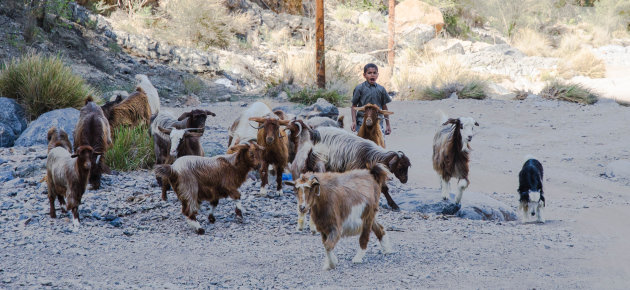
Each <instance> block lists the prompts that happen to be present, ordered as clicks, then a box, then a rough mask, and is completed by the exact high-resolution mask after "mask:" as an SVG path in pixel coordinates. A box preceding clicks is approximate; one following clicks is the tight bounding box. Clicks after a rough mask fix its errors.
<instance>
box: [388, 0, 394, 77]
mask: <svg viewBox="0 0 630 290" xmlns="http://www.w3.org/2000/svg"><path fill="white" fill-rule="evenodd" d="M395 11H396V0H389V21H388V28H389V41H388V44H387V49H388V52H387V64H389V76H390V77H392V76H393V75H394V56H395V54H394V43H395V41H394V37H395V36H396V29H395V24H396V23H395V21H396V16H395V15H394V14H395Z"/></svg>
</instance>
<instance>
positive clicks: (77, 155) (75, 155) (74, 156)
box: [70, 153, 79, 158]
mask: <svg viewBox="0 0 630 290" xmlns="http://www.w3.org/2000/svg"><path fill="white" fill-rule="evenodd" d="M77 157H79V154H77V153H74V154H72V155H70V158H77Z"/></svg>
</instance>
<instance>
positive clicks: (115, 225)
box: [109, 217, 122, 228]
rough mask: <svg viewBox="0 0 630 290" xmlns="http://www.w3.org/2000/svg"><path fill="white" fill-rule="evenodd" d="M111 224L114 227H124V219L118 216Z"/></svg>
mask: <svg viewBox="0 0 630 290" xmlns="http://www.w3.org/2000/svg"><path fill="white" fill-rule="evenodd" d="M109 224H110V225H112V226H114V227H117V228H119V227H122V220H121V219H120V218H119V217H117V218H115V219H114V220H112V221H110V222H109Z"/></svg>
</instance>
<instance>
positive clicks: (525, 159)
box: [523, 154, 536, 164]
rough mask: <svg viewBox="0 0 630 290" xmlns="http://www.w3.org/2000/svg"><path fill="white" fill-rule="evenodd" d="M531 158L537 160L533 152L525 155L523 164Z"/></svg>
mask: <svg viewBox="0 0 630 290" xmlns="http://www.w3.org/2000/svg"><path fill="white" fill-rule="evenodd" d="M530 159H535V160H536V157H535V156H534V155H532V154H527V155H525V157H524V158H523V164H525V162H527V160H530Z"/></svg>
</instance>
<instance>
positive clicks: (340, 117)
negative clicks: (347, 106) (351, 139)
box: [337, 115, 343, 128]
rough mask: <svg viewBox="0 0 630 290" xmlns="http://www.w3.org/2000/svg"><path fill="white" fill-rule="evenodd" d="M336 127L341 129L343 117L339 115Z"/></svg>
mask: <svg viewBox="0 0 630 290" xmlns="http://www.w3.org/2000/svg"><path fill="white" fill-rule="evenodd" d="M337 125H338V126H339V128H343V115H340V116H339V117H338V118H337Z"/></svg>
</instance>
